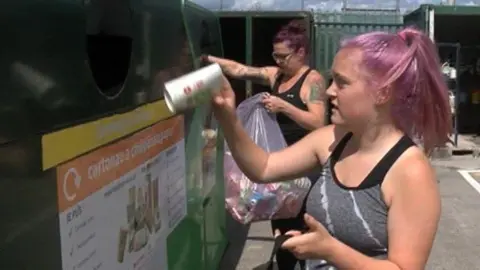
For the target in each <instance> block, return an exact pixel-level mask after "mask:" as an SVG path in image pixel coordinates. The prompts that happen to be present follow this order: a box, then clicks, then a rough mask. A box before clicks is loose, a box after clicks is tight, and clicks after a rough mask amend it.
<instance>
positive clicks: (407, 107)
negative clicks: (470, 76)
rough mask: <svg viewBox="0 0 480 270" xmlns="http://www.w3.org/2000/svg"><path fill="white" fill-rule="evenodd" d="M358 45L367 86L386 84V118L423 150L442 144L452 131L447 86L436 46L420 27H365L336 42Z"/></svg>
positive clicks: (345, 44)
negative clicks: (388, 108)
mask: <svg viewBox="0 0 480 270" xmlns="http://www.w3.org/2000/svg"><path fill="white" fill-rule="evenodd" d="M342 48H358V49H360V50H361V51H362V57H363V59H362V65H363V67H364V68H365V70H366V74H367V79H368V81H369V83H371V85H372V88H373V89H380V90H382V89H388V88H389V89H391V90H392V92H391V93H392V97H393V100H392V118H393V121H394V122H395V124H396V125H397V127H398V128H400V129H401V130H402V131H404V132H405V133H406V134H408V135H409V136H410V137H412V138H418V139H420V140H422V141H423V143H424V148H425V150H426V152H430V151H431V150H432V149H433V148H434V147H436V146H442V145H445V143H446V142H447V140H448V136H449V135H450V134H451V131H452V115H451V111H450V105H449V101H448V88H447V85H446V83H445V81H444V78H443V76H442V74H441V71H440V60H439V57H438V54H437V48H436V46H435V45H434V44H433V42H432V41H431V40H430V39H429V38H428V36H426V35H425V34H424V33H423V32H421V31H418V30H416V29H414V28H406V29H403V30H402V31H400V32H399V33H396V34H395V33H386V32H371V33H367V34H363V35H359V36H357V37H354V38H352V39H348V40H345V41H343V42H342Z"/></svg>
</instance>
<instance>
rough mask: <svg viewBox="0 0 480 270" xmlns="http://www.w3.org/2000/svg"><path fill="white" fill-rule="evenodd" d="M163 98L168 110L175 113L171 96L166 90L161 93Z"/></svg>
mask: <svg viewBox="0 0 480 270" xmlns="http://www.w3.org/2000/svg"><path fill="white" fill-rule="evenodd" d="M163 98H164V99H165V104H167V108H168V109H169V110H170V112H172V113H176V110H175V106H174V105H173V101H172V97H171V96H170V93H168V91H165V92H164V93H163Z"/></svg>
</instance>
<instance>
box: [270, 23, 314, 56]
mask: <svg viewBox="0 0 480 270" xmlns="http://www.w3.org/2000/svg"><path fill="white" fill-rule="evenodd" d="M284 41H286V42H288V47H290V49H292V50H294V51H295V52H296V51H298V50H299V49H302V48H303V49H304V50H305V53H306V54H307V53H308V49H309V48H308V47H309V40H308V36H307V27H306V25H305V22H304V21H303V20H292V21H290V22H289V23H288V24H287V25H285V26H283V27H282V28H281V29H280V31H279V32H278V33H277V34H276V35H275V37H274V38H273V43H274V44H275V43H280V42H284Z"/></svg>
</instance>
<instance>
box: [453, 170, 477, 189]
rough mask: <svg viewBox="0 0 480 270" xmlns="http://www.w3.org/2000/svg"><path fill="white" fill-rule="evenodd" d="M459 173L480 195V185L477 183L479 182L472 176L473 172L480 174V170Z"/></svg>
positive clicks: (460, 171)
mask: <svg viewBox="0 0 480 270" xmlns="http://www.w3.org/2000/svg"><path fill="white" fill-rule="evenodd" d="M458 172H459V173H460V174H461V175H462V176H463V179H465V181H466V182H467V183H469V184H470V186H472V187H473V189H475V190H476V191H477V192H478V194H480V184H479V183H478V182H477V180H475V178H473V177H472V176H471V175H470V173H471V172H480V170H474V171H470V170H468V171H467V170H459V171H458Z"/></svg>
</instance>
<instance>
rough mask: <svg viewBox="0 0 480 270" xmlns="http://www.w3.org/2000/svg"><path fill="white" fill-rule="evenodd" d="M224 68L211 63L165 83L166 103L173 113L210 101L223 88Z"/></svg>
mask: <svg viewBox="0 0 480 270" xmlns="http://www.w3.org/2000/svg"><path fill="white" fill-rule="evenodd" d="M222 82H223V81H222V69H221V68H220V66H219V65H218V64H216V63H215V64H211V65H208V66H206V67H203V68H201V69H198V70H196V71H194V72H191V73H188V74H186V75H183V76H181V77H179V78H176V79H173V80H171V81H168V82H167V83H165V92H164V97H165V103H166V104H167V107H168V109H169V110H170V111H171V112H172V113H178V112H182V111H184V110H186V109H190V108H193V107H196V106H198V105H200V104H204V103H206V102H209V101H210V99H211V98H212V95H213V93H215V92H218V91H220V90H221V87H222Z"/></svg>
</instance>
